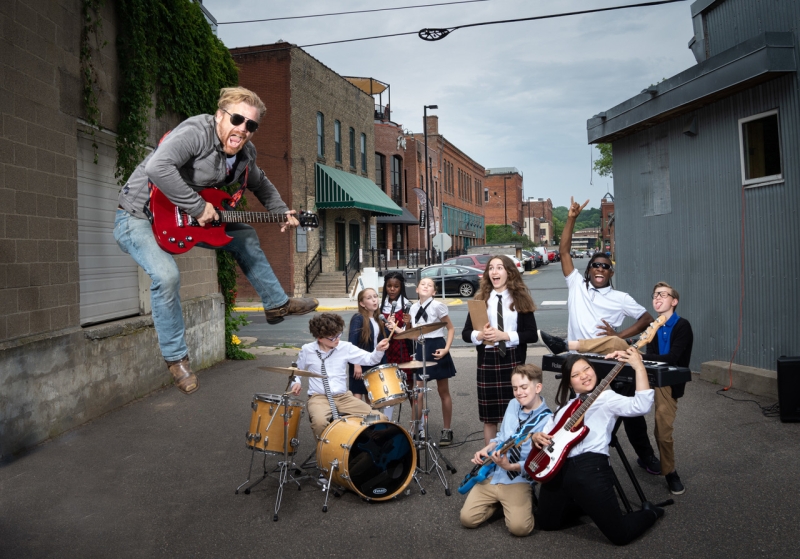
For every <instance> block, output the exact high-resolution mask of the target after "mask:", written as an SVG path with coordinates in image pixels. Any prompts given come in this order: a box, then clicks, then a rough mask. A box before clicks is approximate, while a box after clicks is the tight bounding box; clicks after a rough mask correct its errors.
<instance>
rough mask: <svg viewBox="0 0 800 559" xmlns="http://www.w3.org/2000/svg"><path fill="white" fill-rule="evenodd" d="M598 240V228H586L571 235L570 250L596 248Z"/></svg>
mask: <svg viewBox="0 0 800 559" xmlns="http://www.w3.org/2000/svg"><path fill="white" fill-rule="evenodd" d="M599 238H600V228H599V227H587V228H586V229H581V230H580V231H575V232H574V233H573V234H572V246H570V250H590V249H595V248H597V240H598V239H599Z"/></svg>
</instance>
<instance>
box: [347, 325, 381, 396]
mask: <svg viewBox="0 0 800 559" xmlns="http://www.w3.org/2000/svg"><path fill="white" fill-rule="evenodd" d="M363 327H364V316H363V315H362V314H361V313H356V314H354V315H353V318H351V319H350V330H349V331H348V333H347V341H348V342H350V343H351V344H353V345H354V346H356V347H357V348H359V349H363V350H364V351H369V352H370V353H372V352H373V351H375V346H377V345H378V342H380V341H381V340H382V339H383V338H384V335H383V328H381V326H380V324H378V321H377V320H375V319H374V318H372V317H370V318H369V327H370V336H369V340H367V343H366V344H362V343H361V329H362V328H363ZM383 362H384V360H383V359H381V363H383ZM379 364H380V363H379ZM368 370H369V367H362V368H361V373H362V375H363V374H364V373H366V372H367V371H368ZM353 372H354V366H353V364H352V363H348V364H347V374H348V377H349V379H348V380H349V386H350V392H352V393H353V394H367V392H368V391H367V387H366V386H365V385H364V378H363V376H362V378H358V379H357V378H354V377H353Z"/></svg>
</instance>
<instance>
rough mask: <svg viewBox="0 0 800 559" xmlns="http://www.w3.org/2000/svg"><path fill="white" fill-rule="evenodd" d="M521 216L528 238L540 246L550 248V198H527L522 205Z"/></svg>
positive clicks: (551, 206)
mask: <svg viewBox="0 0 800 559" xmlns="http://www.w3.org/2000/svg"><path fill="white" fill-rule="evenodd" d="M522 215H523V219H524V220H525V225H526V227H525V234H526V235H528V238H529V239H531V240H532V241H534V242H535V243H537V244H539V245H541V246H552V245H553V202H552V201H551V200H550V198H548V199H547V200H545V199H544V198H528V199H527V200H526V201H525V202H523V203H522ZM529 223H530V224H529ZM531 225H532V227H531ZM531 229H532V231H531Z"/></svg>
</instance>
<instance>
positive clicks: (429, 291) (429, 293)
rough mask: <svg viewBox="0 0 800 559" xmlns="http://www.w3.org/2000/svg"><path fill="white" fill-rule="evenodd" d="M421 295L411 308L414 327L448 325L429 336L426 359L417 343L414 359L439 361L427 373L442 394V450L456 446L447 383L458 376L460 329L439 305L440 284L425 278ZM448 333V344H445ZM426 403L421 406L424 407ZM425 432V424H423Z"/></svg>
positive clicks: (415, 415)
mask: <svg viewBox="0 0 800 559" xmlns="http://www.w3.org/2000/svg"><path fill="white" fill-rule="evenodd" d="M417 295H419V302H417V303H414V304H413V305H412V306H411V310H410V311H409V313H408V314H409V315H411V325H412V326H421V325H423V324H430V323H432V322H444V323H445V324H446V326H445V327H443V328H439V329H438V330H435V331H433V332H430V333H429V334H425V355H422V344H421V343H417V351H416V353H415V355H414V359H416V360H417V361H435V362H436V366H434V367H430V368H427V369H426V372H427V374H428V378H430V379H435V380H436V388H437V389H438V391H439V398H440V399H441V400H442V423H443V429H442V438H441V440H440V441H439V445H440V446H448V445H450V444H452V443H453V430H452V429H451V428H450V420H451V419H452V417H453V399H452V398H451V397H450V386H449V382H448V380H447V379H449V378H450V377H452V376H455V374H456V366H455V364H454V363H453V358H452V357H451V356H450V346H451V345H452V344H453V336H454V334H455V332H456V329H455V328H454V327H453V322H452V321H451V320H450V316H449V315H448V313H447V306H446V305H445V304H444V303H441V302H439V301H436V300H435V299H434V298H433V296H434V295H436V284H435V283H434V281H433V280H432V279H431V278H423V279H422V280H420V282H419V285H417ZM445 333H446V334H447V340H445ZM415 372H416V377H417V378H419V375H421V374H422V369H416V371H415ZM422 386H423V385H422V381H421V380H420V381H417V387H418V388H422ZM421 404H422V402H421V399H420V401H418V402H417V406H415V407H417V408H418V407H419V406H421ZM414 412H415V413H414V419H417V418H418V416H419V410H418V409H415V410H414ZM420 432H422V424H420Z"/></svg>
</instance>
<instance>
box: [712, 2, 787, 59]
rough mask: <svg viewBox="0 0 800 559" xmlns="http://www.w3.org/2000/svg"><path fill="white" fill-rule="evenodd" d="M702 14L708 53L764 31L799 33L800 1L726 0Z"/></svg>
mask: <svg viewBox="0 0 800 559" xmlns="http://www.w3.org/2000/svg"><path fill="white" fill-rule="evenodd" d="M703 15H704V18H705V21H706V28H707V30H708V46H709V54H710V55H711V56H714V55H716V54H719V53H720V52H722V51H724V50H727V49H729V48H731V47H733V46H735V45H737V44H738V43H741V42H742V41H745V40H747V39H750V38H752V37H755V36H756V35H760V34H761V33H764V32H766V31H794V33H795V36H796V37H797V36H798V35H799V34H798V28H797V22H800V2H797V1H796V0H725V2H721V3H719V4H717V5H716V6H714V7H713V8H711V9H710V10H708V11H707V12H706V13H705V14H703Z"/></svg>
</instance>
